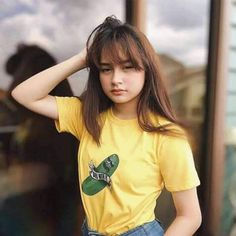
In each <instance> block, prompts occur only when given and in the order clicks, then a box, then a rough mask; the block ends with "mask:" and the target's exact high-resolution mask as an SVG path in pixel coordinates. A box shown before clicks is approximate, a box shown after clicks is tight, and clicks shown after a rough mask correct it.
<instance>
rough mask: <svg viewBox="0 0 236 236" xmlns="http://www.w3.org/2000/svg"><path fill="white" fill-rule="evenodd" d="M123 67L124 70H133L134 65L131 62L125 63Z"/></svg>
mask: <svg viewBox="0 0 236 236" xmlns="http://www.w3.org/2000/svg"><path fill="white" fill-rule="evenodd" d="M123 69H124V70H133V69H134V66H133V65H132V64H127V65H124V67H123Z"/></svg>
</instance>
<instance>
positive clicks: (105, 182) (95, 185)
mask: <svg viewBox="0 0 236 236" xmlns="http://www.w3.org/2000/svg"><path fill="white" fill-rule="evenodd" d="M118 165H119V157H118V155H116V154H112V155H110V156H109V157H107V158H106V159H105V160H103V161H102V162H101V163H100V164H99V165H98V167H95V165H94V163H93V162H92V161H91V162H90V163H89V170H90V171H89V176H88V177H87V178H86V179H85V180H84V182H83V183H82V190H83V192H84V193H85V194H87V195H89V196H92V195H94V194H96V193H98V192H100V191H101V190H102V189H104V188H105V187H106V186H108V187H110V188H111V184H112V182H111V176H112V175H113V173H114V172H115V170H116V169H117V167H118Z"/></svg>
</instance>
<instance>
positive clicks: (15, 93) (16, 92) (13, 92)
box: [11, 87, 20, 102]
mask: <svg viewBox="0 0 236 236" xmlns="http://www.w3.org/2000/svg"><path fill="white" fill-rule="evenodd" d="M11 96H12V97H13V98H14V99H15V100H16V101H17V102H19V98H20V95H19V93H18V91H17V87H16V88H14V89H13V90H12V91H11Z"/></svg>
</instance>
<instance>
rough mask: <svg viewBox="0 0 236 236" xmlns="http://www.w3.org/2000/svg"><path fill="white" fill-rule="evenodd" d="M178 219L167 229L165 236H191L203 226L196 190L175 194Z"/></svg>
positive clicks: (173, 195)
mask: <svg viewBox="0 0 236 236" xmlns="http://www.w3.org/2000/svg"><path fill="white" fill-rule="evenodd" d="M172 197H173V200H174V205H175V209H176V218H175V220H174V221H173V222H172V224H171V225H170V227H169V228H168V229H167V231H166V233H165V236H176V235H181V236H191V235H193V234H194V233H195V232H196V231H197V229H198V228H199V226H200V225H201V220H202V218H201V210H200V206H199V202H198V197H197V191H196V188H193V189H190V190H186V191H180V192H173V193H172Z"/></svg>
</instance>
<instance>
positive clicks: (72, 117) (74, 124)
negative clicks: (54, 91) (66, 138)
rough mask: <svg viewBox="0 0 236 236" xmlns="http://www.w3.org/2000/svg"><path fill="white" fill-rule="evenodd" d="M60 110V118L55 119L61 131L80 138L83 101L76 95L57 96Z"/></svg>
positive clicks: (58, 129) (57, 127)
mask: <svg viewBox="0 0 236 236" xmlns="http://www.w3.org/2000/svg"><path fill="white" fill-rule="evenodd" d="M55 98H56V103H57V110H58V120H55V125H56V129H57V131H58V132H59V133H61V132H67V133H71V134H72V135H74V136H75V137H76V138H77V139H80V137H81V134H82V130H83V122H82V112H81V101H80V100H79V99H78V98H76V97H55Z"/></svg>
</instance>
